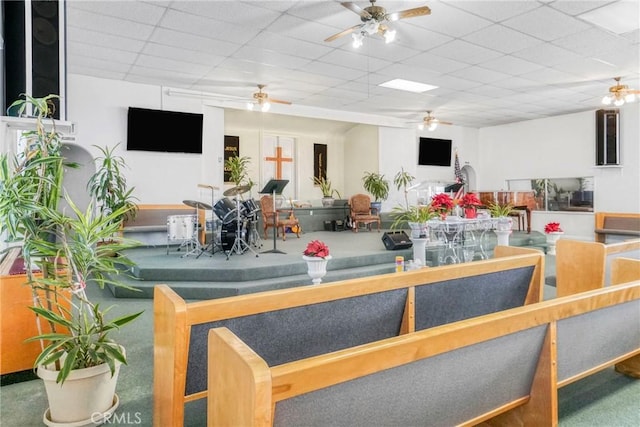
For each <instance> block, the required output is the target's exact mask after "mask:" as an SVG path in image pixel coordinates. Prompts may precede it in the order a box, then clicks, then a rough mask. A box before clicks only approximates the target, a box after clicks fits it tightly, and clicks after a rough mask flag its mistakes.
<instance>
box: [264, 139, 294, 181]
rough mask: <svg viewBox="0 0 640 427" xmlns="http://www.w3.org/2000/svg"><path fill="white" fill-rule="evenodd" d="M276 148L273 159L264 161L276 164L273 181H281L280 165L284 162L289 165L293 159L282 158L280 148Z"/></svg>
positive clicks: (269, 158)
mask: <svg viewBox="0 0 640 427" xmlns="http://www.w3.org/2000/svg"><path fill="white" fill-rule="evenodd" d="M275 148H276V155H275V157H269V156H267V157H265V158H264V159H265V160H266V161H267V162H276V173H275V177H274V178H275V179H282V164H283V163H284V162H287V163H290V162H293V158H291V157H284V156H283V154H282V147H275Z"/></svg>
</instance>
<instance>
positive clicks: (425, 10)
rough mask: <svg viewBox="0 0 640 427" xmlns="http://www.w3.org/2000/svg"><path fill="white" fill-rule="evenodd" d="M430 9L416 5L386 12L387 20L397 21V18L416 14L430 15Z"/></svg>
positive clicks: (410, 16)
mask: <svg viewBox="0 0 640 427" xmlns="http://www.w3.org/2000/svg"><path fill="white" fill-rule="evenodd" d="M430 14H431V9H429V7H428V6H422V7H416V8H413V9H407V10H402V11H400V12H393V13H388V14H387V19H388V20H389V21H397V20H398V19H407V18H415V17H416V16H424V15H430Z"/></svg>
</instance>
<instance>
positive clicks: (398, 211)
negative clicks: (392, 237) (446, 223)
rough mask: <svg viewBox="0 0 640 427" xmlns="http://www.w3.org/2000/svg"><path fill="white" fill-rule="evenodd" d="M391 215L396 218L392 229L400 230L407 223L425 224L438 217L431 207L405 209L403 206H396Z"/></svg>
mask: <svg viewBox="0 0 640 427" xmlns="http://www.w3.org/2000/svg"><path fill="white" fill-rule="evenodd" d="M391 215H392V216H393V218H394V221H393V224H391V228H392V229H396V228H400V227H401V226H402V225H404V224H405V223H409V222H416V223H425V222H427V221H429V220H431V219H434V218H437V217H438V212H437V211H435V210H434V209H433V208H432V207H431V205H426V206H416V205H413V206H409V207H408V208H403V207H402V206H396V207H395V208H393V210H392V211H391Z"/></svg>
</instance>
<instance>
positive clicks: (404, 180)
mask: <svg viewBox="0 0 640 427" xmlns="http://www.w3.org/2000/svg"><path fill="white" fill-rule="evenodd" d="M414 179H416V177H415V176H413V175H411V174H410V173H409V172H406V171H405V170H404V168H402V167H401V168H400V171H398V173H397V174H396V176H394V177H393V184H394V185H395V186H396V190H398V191H400V189H401V188H402V189H403V190H404V191H403V193H404V205H405V208H406V209H407V210H409V197H408V196H407V193H408V191H407V187H408V186H409V184H411V182H412V181H413V180H414Z"/></svg>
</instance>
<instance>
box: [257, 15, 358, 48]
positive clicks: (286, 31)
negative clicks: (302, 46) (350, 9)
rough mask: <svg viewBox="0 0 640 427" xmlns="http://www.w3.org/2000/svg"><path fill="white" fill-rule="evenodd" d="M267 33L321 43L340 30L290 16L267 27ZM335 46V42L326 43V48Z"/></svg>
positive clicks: (283, 17)
mask: <svg viewBox="0 0 640 427" xmlns="http://www.w3.org/2000/svg"><path fill="white" fill-rule="evenodd" d="M354 25H355V24H354ZM269 31H272V32H274V33H278V34H282V35H284V36H288V37H293V38H295V39H299V40H306V41H310V42H313V43H323V40H324V39H326V38H327V37H329V36H331V35H333V34H335V33H337V32H339V31H340V29H337V30H336V28H335V27H331V26H328V25H323V24H319V23H317V22H313V21H307V20H305V19H302V18H297V17H295V16H291V15H282V16H280V17H279V18H278V19H276V21H275V22H273V23H272V24H271V25H269ZM335 44H336V42H332V43H328V46H331V47H335Z"/></svg>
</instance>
